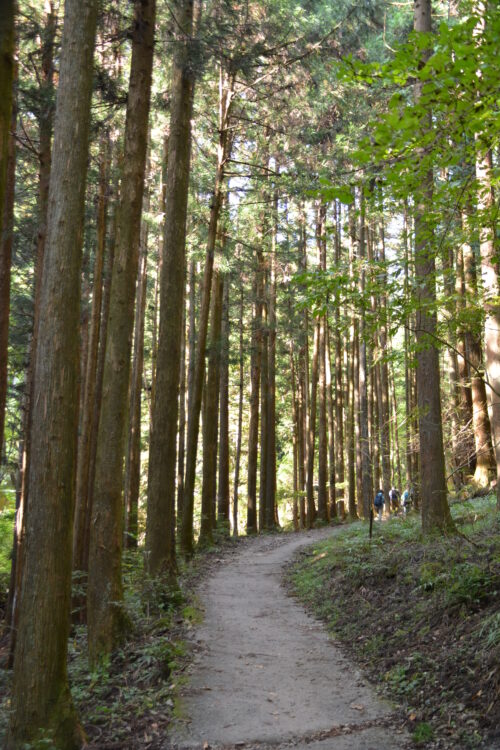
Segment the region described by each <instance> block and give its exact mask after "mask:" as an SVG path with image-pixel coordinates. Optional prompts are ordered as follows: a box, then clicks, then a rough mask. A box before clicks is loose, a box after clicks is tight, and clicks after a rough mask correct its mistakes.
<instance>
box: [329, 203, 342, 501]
mask: <svg viewBox="0 0 500 750" xmlns="http://www.w3.org/2000/svg"><path fill="white" fill-rule="evenodd" d="M334 210H335V212H334V217H335V264H336V265H339V264H340V261H341V254H342V246H341V241H340V238H341V215H340V207H339V206H338V205H337V203H336V202H335V204H334ZM334 332H335V333H334V337H333V338H334V346H335V402H334V403H335V464H334V465H335V488H336V492H335V495H336V499H337V498H338V499H339V500H343V499H344V497H345V489H344V482H345V463H344V400H345V399H344V379H343V371H342V370H343V368H342V365H343V351H342V332H341V325H340V305H339V302H338V300H335V325H334ZM330 471H331V467H330ZM339 485H340V486H339Z"/></svg>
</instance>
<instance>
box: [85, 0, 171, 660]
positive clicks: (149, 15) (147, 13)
mask: <svg viewBox="0 0 500 750" xmlns="http://www.w3.org/2000/svg"><path fill="white" fill-rule="evenodd" d="M155 17H156V7H155V0H136V3H135V7H134V28H133V32H132V60H131V69H130V83H129V91H128V100H127V115H126V121H125V146H124V158H123V172H122V181H121V192H120V202H119V207H118V218H117V227H116V232H117V234H116V248H115V258H114V264H113V276H112V279H111V297H110V308H109V320H108V330H107V344H106V354H105V360H104V376H103V398H102V406H101V414H100V420H99V429H98V437H97V455H96V468H95V483H94V499H93V505H92V521H91V529H90V556H89V577H88V588H87V620H88V647H89V659H90V663H91V664H92V665H96V664H97V663H99V662H100V661H101V660H103V659H105V658H106V657H107V656H108V655H109V654H110V653H111V651H112V650H113V648H115V646H116V645H117V644H118V643H120V642H121V640H122V639H123V637H124V634H125V630H126V628H127V626H128V621H127V617H126V615H125V611H124V608H123V604H122V602H123V587H122V571H121V552H122V541H123V496H122V491H123V459H124V456H125V450H126V429H125V427H126V420H127V410H126V409H124V408H123V407H124V404H125V403H126V402H127V394H128V388H129V381H130V359H131V348H132V332H133V326H134V301H135V291H136V280H137V272H138V261H139V244H140V228H141V214H142V199H143V190H144V175H145V168H146V151H147V137H148V120H149V102H150V92H151V76H152V67H153V47H154V30H155Z"/></svg>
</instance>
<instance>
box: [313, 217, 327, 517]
mask: <svg viewBox="0 0 500 750" xmlns="http://www.w3.org/2000/svg"><path fill="white" fill-rule="evenodd" d="M325 222H326V206H325V205H324V204H323V203H321V204H320V205H318V207H317V215H316V244H317V249H318V265H319V268H320V270H321V271H326V234H325V232H326V226H325ZM318 326H319V330H318V357H319V366H318V521H320V522H322V523H326V522H327V521H328V500H327V490H326V484H327V481H328V480H327V477H328V422H327V409H326V401H327V399H326V362H325V357H326V316H325V315H321V317H320V318H319V320H318Z"/></svg>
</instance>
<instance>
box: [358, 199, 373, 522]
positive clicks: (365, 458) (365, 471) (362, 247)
mask: <svg viewBox="0 0 500 750" xmlns="http://www.w3.org/2000/svg"><path fill="white" fill-rule="evenodd" d="M357 255H358V258H359V260H360V261H361V262H362V263H363V265H362V267H361V270H360V271H359V292H360V295H361V299H363V296H364V293H365V273H366V272H365V267H364V261H365V258H366V227H365V197H364V194H363V191H362V190H361V195H360V221H359V237H358V243H357ZM366 338H367V333H366V324H365V315H364V312H361V315H360V319H359V418H360V435H359V447H360V452H361V480H362V485H361V486H362V499H361V508H362V512H363V516H364V517H365V518H368V517H369V515H370V508H371V504H372V499H373V498H372V495H373V487H372V461H371V454H370V441H369V436H368V359H367V344H366ZM376 489H377V490H378V487H377V488H376ZM358 506H359V498H358Z"/></svg>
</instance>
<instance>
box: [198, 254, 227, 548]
mask: <svg viewBox="0 0 500 750" xmlns="http://www.w3.org/2000/svg"><path fill="white" fill-rule="evenodd" d="M223 285H224V281H223V278H222V275H221V274H220V272H219V269H218V268H217V269H216V270H215V272H214V274H213V279H212V295H211V296H212V304H211V308H212V310H211V316H210V342H209V345H208V372H207V382H206V387H205V393H204V398H205V409H204V412H203V484H202V490H201V524H200V538H199V540H198V544H199V545H200V546H201V547H203V546H208V545H210V544H212V543H213V535H212V532H213V531H214V528H215V517H214V511H213V508H214V505H215V492H214V489H215V487H216V484H217V481H216V480H217V433H218V426H219V424H218V422H219V420H218V406H219V398H218V395H219V394H218V392H219V387H220V339H221V324H222V297H223V293H224V289H223Z"/></svg>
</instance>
